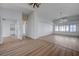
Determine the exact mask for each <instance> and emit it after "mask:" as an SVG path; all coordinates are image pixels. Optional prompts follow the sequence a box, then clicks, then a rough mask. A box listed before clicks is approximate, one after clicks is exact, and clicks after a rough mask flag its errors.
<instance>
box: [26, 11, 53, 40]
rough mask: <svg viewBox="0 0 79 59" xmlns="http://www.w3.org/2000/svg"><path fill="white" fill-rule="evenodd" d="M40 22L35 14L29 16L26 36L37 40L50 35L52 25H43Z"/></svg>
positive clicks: (43, 23)
mask: <svg viewBox="0 0 79 59" xmlns="http://www.w3.org/2000/svg"><path fill="white" fill-rule="evenodd" d="M40 20H41V19H40V18H39V17H38V15H37V13H36V12H34V13H32V14H31V15H29V17H28V21H27V24H26V26H27V27H26V36H28V37H31V38H33V39H37V38H39V37H41V36H45V35H48V34H51V33H52V30H53V27H52V24H50V23H45V22H43V21H40Z"/></svg>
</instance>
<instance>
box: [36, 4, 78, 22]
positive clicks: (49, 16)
mask: <svg viewBox="0 0 79 59" xmlns="http://www.w3.org/2000/svg"><path fill="white" fill-rule="evenodd" d="M36 11H37V14H38V16H39V17H40V18H42V20H45V21H47V22H51V21H52V20H54V19H56V18H59V17H64V16H70V15H76V14H79V4H78V3H69V4H68V3H44V4H42V5H41V6H40V8H38V9H37V10H36Z"/></svg>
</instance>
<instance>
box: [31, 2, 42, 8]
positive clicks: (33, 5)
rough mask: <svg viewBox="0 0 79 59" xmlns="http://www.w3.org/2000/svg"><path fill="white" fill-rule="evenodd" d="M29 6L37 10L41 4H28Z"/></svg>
mask: <svg viewBox="0 0 79 59" xmlns="http://www.w3.org/2000/svg"><path fill="white" fill-rule="evenodd" d="M29 5H32V7H33V8H36V7H37V8H39V6H40V5H41V3H29Z"/></svg>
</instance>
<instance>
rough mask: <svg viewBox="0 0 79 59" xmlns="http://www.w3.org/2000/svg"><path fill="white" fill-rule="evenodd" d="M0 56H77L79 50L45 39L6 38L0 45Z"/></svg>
mask: <svg viewBox="0 0 79 59" xmlns="http://www.w3.org/2000/svg"><path fill="white" fill-rule="evenodd" d="M0 55H1V56H78V55H79V52H78V51H75V50H72V49H68V48H65V47H62V46H60V45H56V44H54V43H50V42H48V41H45V40H41V39H39V40H33V39H31V38H24V39H23V40H19V39H14V38H11V37H9V38H6V39H5V41H4V43H3V44H1V45H0Z"/></svg>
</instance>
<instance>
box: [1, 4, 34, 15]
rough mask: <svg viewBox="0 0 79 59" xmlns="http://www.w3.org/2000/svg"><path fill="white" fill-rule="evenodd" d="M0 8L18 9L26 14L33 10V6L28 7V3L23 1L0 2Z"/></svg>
mask: <svg viewBox="0 0 79 59" xmlns="http://www.w3.org/2000/svg"><path fill="white" fill-rule="evenodd" d="M0 8H7V9H12V10H19V11H22V12H23V14H26V15H29V14H30V13H31V12H33V8H31V7H29V5H28V4H25V3H1V4H0Z"/></svg>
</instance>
